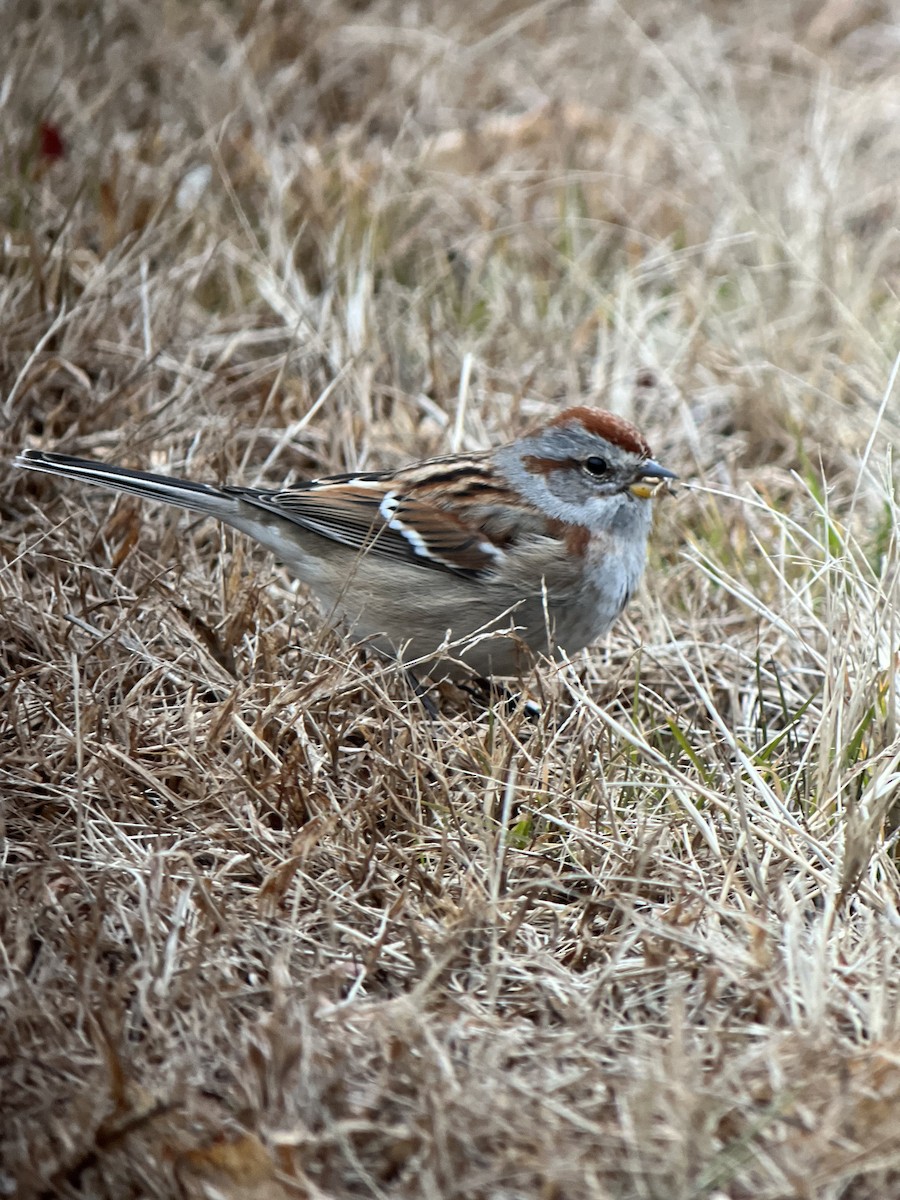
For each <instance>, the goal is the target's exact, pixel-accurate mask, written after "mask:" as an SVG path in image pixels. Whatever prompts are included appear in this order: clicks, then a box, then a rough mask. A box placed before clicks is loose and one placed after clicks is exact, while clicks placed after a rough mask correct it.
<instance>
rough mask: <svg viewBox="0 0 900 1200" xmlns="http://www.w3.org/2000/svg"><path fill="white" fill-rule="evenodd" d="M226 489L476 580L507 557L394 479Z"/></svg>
mask: <svg viewBox="0 0 900 1200" xmlns="http://www.w3.org/2000/svg"><path fill="white" fill-rule="evenodd" d="M222 490H223V491H224V492H227V493H228V494H229V495H233V496H237V497H239V498H240V499H242V500H244V501H247V502H249V503H250V504H253V505H254V506H256V507H258V508H262V509H265V510H266V511H268V512H271V513H274V514H276V515H277V516H279V517H281V518H282V519H283V520H287V521H292V522H293V523H294V524H296V525H299V526H301V527H302V528H303V529H308V530H309V531H310V532H311V533H316V534H319V535H320V536H321V537H325V538H329V539H330V540H331V541H333V542H339V543H340V544H341V545H342V546H349V547H350V548H351V549H353V550H358V551H360V552H363V553H366V554H377V555H379V556H381V557H384V558H390V559H394V560H403V561H406V562H409V561H410V560H412V561H414V562H415V563H417V564H418V565H419V566H423V567H432V568H434V569H436V570H441V571H451V572H452V573H453V574H455V575H462V576H464V577H467V578H470V579H476V578H483V577H485V576H488V575H490V574H492V573H493V572H494V571H495V570H496V569H497V567H498V566H499V564H500V563H501V562H502V560H503V558H504V557H505V551H504V549H503V547H502V545H500V544H498V543H497V542H495V541H493V540H492V539H491V538H490V537H489V536H488V535H487V534H486V533H485V532H484V531H483V530H482V529H481V528H479V527H476V526H475V525H467V524H466V523H465V522H464V521H463V520H461V519H460V518H459V517H458V516H456V515H455V514H454V513H451V512H448V511H446V509H443V508H440V507H438V506H436V505H433V504H429V503H427V502H426V501H424V500H422V499H418V498H416V497H415V495H410V494H408V493H406V492H404V491H403V490H402V489H400V488H398V487H397V486H396V482H394V486H392V481H391V479H390V478H383V477H380V476H377V475H371V476H354V477H346V476H341V477H339V478H337V479H322V480H315V481H313V482H311V483H308V484H304V485H302V486H300V487H295V488H288V489H285V490H284V491H280V492H270V491H258V490H256V489H253V488H240V487H234V488H232V487H229V488H223V489H222Z"/></svg>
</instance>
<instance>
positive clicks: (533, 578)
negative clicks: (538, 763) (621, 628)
mask: <svg viewBox="0 0 900 1200" xmlns="http://www.w3.org/2000/svg"><path fill="white" fill-rule="evenodd" d="M16 465H18V466H20V467H25V468H26V469H28V470H32V471H47V472H49V473H51V474H53V475H61V476H63V477H66V478H73V479H80V480H82V481H85V482H87V483H95V484H99V485H100V486H101V487H106V488H110V489H112V490H113V491H118V492H130V493H131V494H132V495H135V496H140V497H142V498H143V499H145V500H162V501H164V502H165V503H167V504H174V505H176V506H178V507H179V508H186V509H190V510H191V511H193V512H199V513H203V514H204V515H206V516H211V517H217V518H218V519H219V520H220V521H224V522H225V523H226V524H227V525H232V526H233V527H234V528H235V529H239V530H241V531H242V532H243V533H247V534H249V535H250V536H251V537H254V538H256V540H257V541H258V542H261V543H262V544H263V545H264V546H266V547H267V548H268V549H269V550H271V551H272V552H273V553H274V554H276V555H277V556H278V558H279V559H281V560H282V561H283V562H284V563H285V565H286V566H287V567H288V569H289V570H290V571H291V572H292V573H293V574H294V575H296V576H297V577H298V578H299V579H300V580H302V581H303V582H304V583H305V584H307V585H308V586H309V588H310V590H311V591H312V592H313V593H314V594H315V595H316V596H317V597H318V599H319V600H320V602H321V603H322V605H323V606H324V608H325V609H326V611H327V612H328V613H329V614H333V615H334V616H335V617H338V618H341V619H343V620H344V621H345V622H346V623H347V625H348V626H349V627H350V630H351V632H352V634H353V635H354V636H356V637H366V638H373V639H374V642H375V645H376V646H378V647H379V648H380V649H381V650H383V651H386V652H388V653H391V654H394V655H398V654H402V657H403V659H404V661H406V662H409V661H411V660H423V659H426V660H427V659H435V658H437V657H440V656H441V654H442V648H446V646H447V644H448V642H451V641H452V642H454V643H456V645H455V646H454V648H453V649H452V650H451V651H449V652H447V651H445V652H447V653H450V654H452V656H453V658H454V659H456V660H461V662H462V663H465V664H466V665H467V666H468V667H469V668H471V670H472V671H474V672H475V673H476V674H478V675H482V676H491V675H515V674H518V673H520V671H521V670H522V669H523V668H524V667H526V666H527V665H528V660H527V655H525V656H524V657H523V650H524V649H526V648H527V649H529V650H531V651H532V652H537V653H541V654H549V653H553V652H555V651H557V650H559V651H564V652H568V653H574V652H575V651H577V650H580V649H582V647H584V646H587V645H589V644H590V643H591V642H593V641H596V639H597V638H599V637H600V636H601V635H602V634H604V633H605V632H606V631H607V630H608V629H609V627H610V626H611V625H612V624H613V622H614V621H615V620H616V618H617V617H618V616H619V614H620V613H621V611H622V609H623V608H624V607H625V605H626V604H627V602H628V600H629V598H630V596H631V595H632V593H633V592H634V590H635V588H636V587H637V585H638V582H639V580H640V577H641V574H642V572H643V570H644V561H645V557H646V548H647V537H648V534H649V532H650V523H651V504H650V499H651V497H652V496H653V495H654V494H655V493H656V491H657V490H659V487H660V486H661V485H663V483H664V482H665V481H667V480H672V479H675V478H676V476H675V474H674V472H672V471H669V470H667V469H666V468H665V467H662V466H660V465H659V464H658V463H656V462H654V460H653V458H652V456H651V453H650V447H649V446H648V445H647V442H646V441H645V439H644V438H643V437H642V435H641V434H640V433H639V432H638V431H637V429H635V428H634V426H633V425H630V424H629V423H628V422H627V421H624V420H623V419H622V418H621V417H617V416H615V415H614V414H612V413H609V412H604V411H603V410H601V409H596V408H570V409H568V410H567V411H566V412H563V413H562V414H561V415H560V416H558V417H556V418H555V419H554V420H552V421H550V422H549V423H548V424H546V425H544V426H542V427H541V428H539V429H536V430H534V431H533V432H531V433H527V434H525V435H524V436H523V437H520V438H517V439H516V440H515V441H513V442H510V443H509V444H508V445H505V446H501V447H499V448H498V449H496V450H487V451H484V452H482V453H478V454H457V455H450V456H447V457H444V458H433V459H428V460H426V461H424V462H419V463H415V464H413V465H411V466H407V467H401V468H400V469H399V470H396V471H381V472H364V473H361V474H356V475H333V476H330V477H328V478H324V479H314V480H310V481H309V482H307V483H302V484H299V485H297V486H295V487H292V488H287V489H285V490H282V491H263V490H259V489H257V488H248V487H234V486H224V487H216V486H214V485H211V484H206V483H193V482H191V481H190V480H186V479H176V478H171V477H169V476H165V475H152V474H149V473H147V472H145V471H133V470H129V469H128V468H126V467H115V466H110V465H107V464H106V463H101V462H92V461H89V460H86V459H80V458H71V457H69V456H68V455H64V454H44V453H41V452H40V451H37V450H24V451H23V452H22V453H21V454H20V455H19V457H18V458H17V459H16ZM460 643H462V644H461V645H460ZM466 643H469V644H466ZM427 669H428V670H429V673H431V674H433V675H434V674H436V673H437V674H439V675H440V674H450V675H458V674H460V673H461V670H462V672H463V673H464V670H465V669H464V668H462V669H461V668H460V666H459V665H458V661H457V662H454V663H450V662H447V663H444V664H442V665H441V667H440V668H438V669H437V671H435V669H433V667H432V666H429V667H428V668H427Z"/></svg>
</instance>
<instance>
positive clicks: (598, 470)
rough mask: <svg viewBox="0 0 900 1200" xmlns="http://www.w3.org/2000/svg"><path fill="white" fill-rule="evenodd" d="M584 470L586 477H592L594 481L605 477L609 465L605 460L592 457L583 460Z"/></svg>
mask: <svg viewBox="0 0 900 1200" xmlns="http://www.w3.org/2000/svg"><path fill="white" fill-rule="evenodd" d="M584 469H585V470H586V471H587V473H588V475H593V476H594V478H595V479H598V478H599V477H600V476H601V475H605V474H606V472H607V471H608V470H609V463H608V462H607V461H606V459H605V458H600V457H598V456H596V455H594V456H592V457H591V458H586V459H585V460H584Z"/></svg>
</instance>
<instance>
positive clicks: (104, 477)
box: [13, 450, 240, 524]
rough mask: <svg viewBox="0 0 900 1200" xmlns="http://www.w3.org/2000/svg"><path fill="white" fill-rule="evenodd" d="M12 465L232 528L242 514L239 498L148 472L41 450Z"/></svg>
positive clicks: (20, 457) (26, 452)
mask: <svg viewBox="0 0 900 1200" xmlns="http://www.w3.org/2000/svg"><path fill="white" fill-rule="evenodd" d="M13 465H14V466H17V467H24V468H25V469H26V470H27V471H45V472H47V473H48V474H50V475H61V476H62V477H63V478H64V479H80V480H82V481H83V482H84V483H95V484H97V485H98V486H99V487H104V488H109V489H110V491H113V492H129V493H130V494H131V495H132V496H140V497H141V499H143V500H160V501H162V502H163V503H165V504H174V505H176V506H177V507H178V508H187V509H190V510H191V511H192V512H199V513H204V514H205V515H206V516H210V517H218V519H219V520H220V521H226V522H228V523H229V524H233V523H234V522H235V518H236V517H237V516H238V513H239V507H240V501H239V500H238V498H237V497H236V496H229V495H228V494H227V493H226V492H224V491H222V490H221V489H220V488H217V487H214V486H213V485H212V484H208V483H192V482H191V481H190V480H188V479H175V478H173V477H172V476H171V475H152V474H151V473H150V472H149V471H132V470H131V469H130V468H129V467H115V466H112V465H110V464H108V463H102V462H93V461H92V460H91V459H87V458H72V457H71V455H68V454H45V453H44V452H43V451H41V450H23V451H22V453H21V454H19V455H18V457H17V458H16V459H15V460H14V464H13Z"/></svg>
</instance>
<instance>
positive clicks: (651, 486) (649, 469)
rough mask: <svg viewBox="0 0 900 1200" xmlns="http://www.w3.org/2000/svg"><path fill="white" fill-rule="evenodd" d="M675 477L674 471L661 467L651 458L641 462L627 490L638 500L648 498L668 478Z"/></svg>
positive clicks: (665, 482) (667, 480)
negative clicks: (636, 474) (635, 476)
mask: <svg viewBox="0 0 900 1200" xmlns="http://www.w3.org/2000/svg"><path fill="white" fill-rule="evenodd" d="M677 478H678V476H677V475H676V474H675V472H674V471H670V470H669V468H668V467H661V466H660V465H659V463H658V462H654V461H653V459H652V458H651V459H648V460H647V462H644V463H641V466H640V469H639V471H638V476H637V478H636V479H635V481H634V483H632V484H630V485H629V487H628V490H629V491H630V492H631V494H632V496H637V497H638V499H639V500H649V499H650V498H651V496H655V495H656V493H657V492H658V491H660V489H661V488H663V487H665V486H666V484H667V483H668V482H669V481H670V480H672V479H677Z"/></svg>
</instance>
